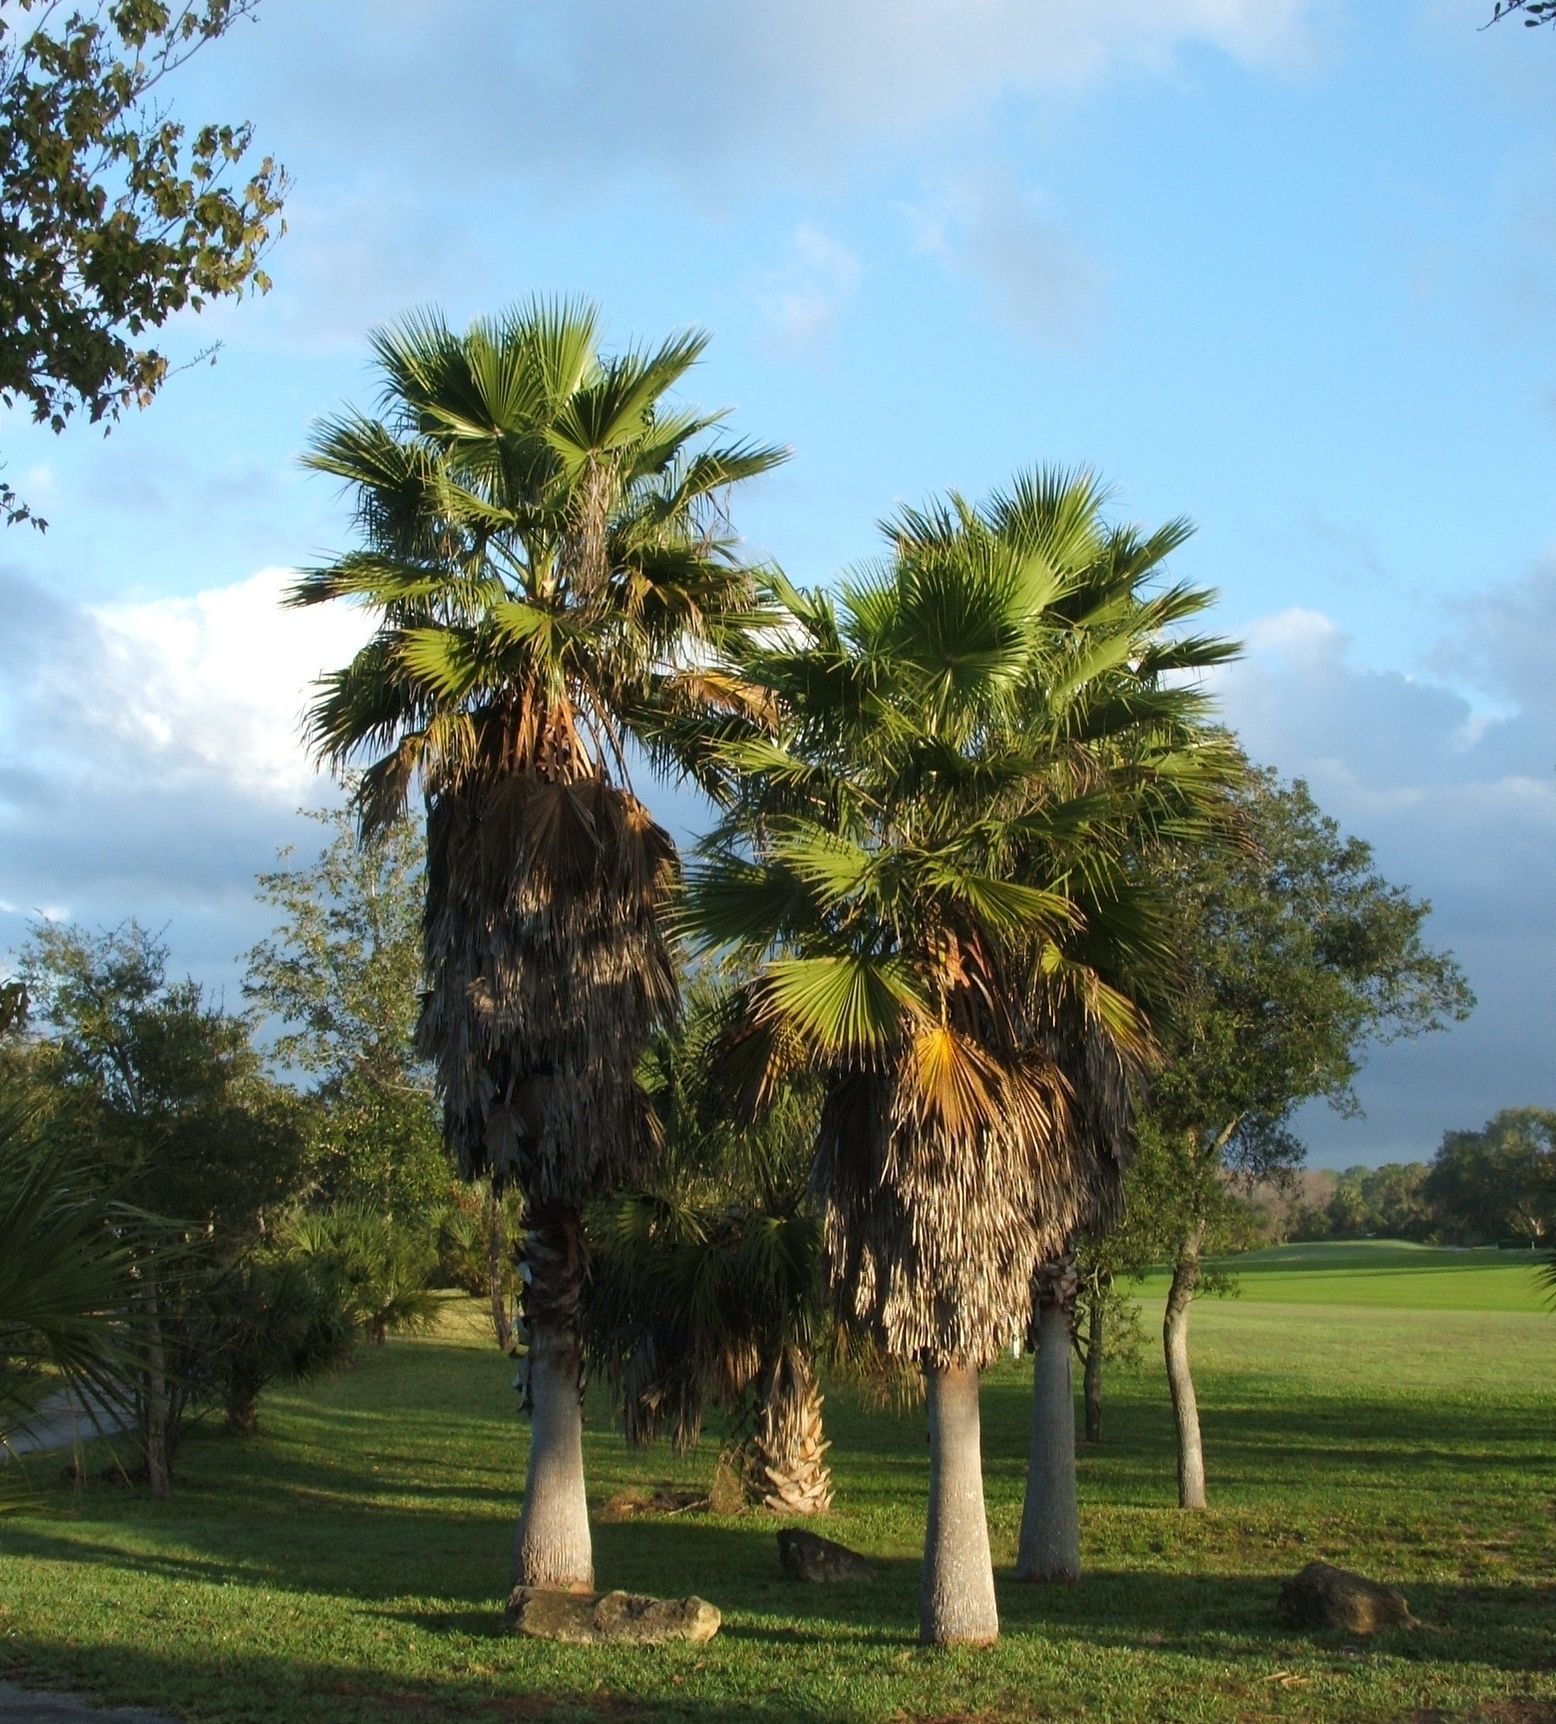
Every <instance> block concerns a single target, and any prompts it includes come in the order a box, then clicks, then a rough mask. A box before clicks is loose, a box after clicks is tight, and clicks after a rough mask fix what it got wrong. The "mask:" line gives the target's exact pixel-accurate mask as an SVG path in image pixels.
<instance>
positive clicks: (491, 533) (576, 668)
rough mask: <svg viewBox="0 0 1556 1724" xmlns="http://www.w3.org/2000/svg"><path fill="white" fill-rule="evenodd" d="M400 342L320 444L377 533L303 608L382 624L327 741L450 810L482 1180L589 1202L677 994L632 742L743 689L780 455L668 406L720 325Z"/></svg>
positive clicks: (440, 907) (530, 330) (552, 327)
mask: <svg viewBox="0 0 1556 1724" xmlns="http://www.w3.org/2000/svg"><path fill="white" fill-rule="evenodd" d="M374 344H375V348H376V351H377V355H378V359H379V362H380V365H381V367H382V372H383V379H384V388H383V409H384V412H383V416H382V417H378V418H374V417H369V416H366V415H363V414H360V413H355V412H346V413H343V414H341V415H339V416H337V417H335V418H333V419H328V420H325V421H323V422H321V423H320V424H319V425H318V426H317V427H316V429H315V433H314V438H313V446H312V452H311V454H310V455H309V457H308V461H309V465H311V466H313V467H314V468H316V469H318V470H320V471H322V472H326V473H331V474H334V475H335V476H336V477H338V478H340V479H342V480H343V481H345V483H346V484H347V486H348V487H349V488H350V489H351V491H352V492H353V493H354V498H355V503H356V516H357V524H358V527H359V529H360V531H361V535H362V541H363V542H362V544H361V547H360V548H359V549H357V550H354V551H352V552H350V553H348V554H346V555H344V556H342V557H340V558H338V559H337V560H336V561H335V562H333V563H332V564H331V565H330V566H329V567H326V568H321V569H317V570H315V571H313V572H311V573H310V574H308V575H306V576H305V577H304V578H303V579H302V580H301V581H300V582H299V583H298V585H297V587H296V588H295V589H294V591H293V594H292V601H293V602H294V603H297V604H315V603H320V602H323V601H325V600H329V599H335V598H343V599H354V600H356V601H358V602H360V603H363V604H365V605H366V606H368V607H369V608H371V609H372V610H373V611H375V612H376V613H377V617H378V628H377V631H376V633H375V634H374V636H373V638H372V639H371V640H370V641H369V642H368V644H367V645H366V646H365V647H364V648H363V649H362V650H361V651H360V652H359V653H358V654H357V655H356V657H355V658H354V659H353V660H352V662H351V663H350V664H349V665H347V666H346V667H345V668H344V669H342V670H340V671H338V672H336V673H334V674H333V675H331V676H328V677H326V678H324V679H323V681H322V683H321V685H320V693H319V696H318V698H317V700H316V702H315V704H314V706H313V708H312V711H311V714H310V719H309V724H310V734H311V737H312V740H313V742H314V744H315V747H316V749H317V751H318V753H319V754H320V755H321V756H322V757H324V758H325V759H327V760H329V761H331V762H333V763H335V764H337V765H341V764H344V763H345V762H347V761H349V760H353V759H358V758H361V757H363V756H367V757H369V759H370V763H369V764H368V765H367V767H366V770H365V771H364V773H363V775H362V778H361V782H360V789H359V792H358V806H359V809H360V812H361V815H362V819H363V823H364V826H365V827H366V828H369V829H371V828H374V827H377V826H380V825H382V824H384V823H385V822H387V821H388V820H389V819H391V818H392V817H393V816H394V815H395V814H397V813H398V812H400V811H401V810H402V809H403V808H404V806H405V803H406V799H407V796H408V794H409V791H410V788H411V786H412V784H413V783H414V782H415V781H417V780H418V779H419V780H420V783H421V786H422V789H423V791H424V793H425V795H426V798H427V804H428V907H427V922H426V952H427V964H428V980H429V982H430V992H429V994H428V996H427V998H426V1004H425V1008H424V1011H423V1014H422V1022H421V1040H422V1045H423V1047H424V1049H425V1051H426V1052H427V1053H428V1055H429V1056H430V1057H432V1058H433V1059H435V1060H436V1062H437V1068H438V1078H439V1084H440V1089H441V1091H442V1094H443V1096H444V1102H445V1119H446V1124H447V1130H448V1134H449V1137H450V1139H451V1141H452V1142H453V1144H454V1145H455V1146H456V1147H457V1149H458V1150H459V1153H460V1156H461V1160H462V1164H463V1166H464V1169H465V1171H466V1172H467V1173H476V1172H480V1171H483V1170H488V1169H489V1170H491V1171H492V1172H494V1173H496V1174H498V1175H499V1176H500V1177H513V1176H516V1177H518V1178H520V1179H521V1180H522V1181H523V1182H524V1183H525V1185H526V1188H527V1189H528V1190H529V1192H530V1194H531V1195H532V1196H541V1197H544V1196H556V1197H558V1198H560V1199H564V1200H566V1201H568V1202H572V1203H576V1202H577V1201H579V1200H581V1198H582V1197H583V1196H586V1195H587V1194H588V1192H589V1191H590V1190H592V1189H595V1188H597V1187H598V1186H599V1184H600V1183H601V1182H602V1181H603V1182H607V1183H608V1176H609V1175H610V1173H611V1172H612V1171H613V1170H616V1171H620V1170H621V1169H623V1168H625V1167H628V1166H630V1165H631V1164H632V1162H633V1160H634V1158H635V1157H637V1156H639V1155H640V1154H641V1151H642V1147H643V1132H644V1129H645V1115H644V1110H643V1108H642V1105H641V1102H640V1099H639V1098H638V1096H637V1093H636V1088H635V1084H634V1081H633V1069H634V1065H635V1062H636V1059H637V1055H638V1051H639V1049H640V1048H641V1046H642V1044H643V1042H644V1040H645V1039H646V1037H647V1036H648V1035H649V1034H650V1033H651V1031H652V1028H653V1026H654V1024H655V1023H656V1022H658V1021H660V1020H661V1019H662V1018H663V1017H664V1016H665V1014H666V1013H667V1012H668V1011H669V1009H670V1008H671V1005H672V1003H673V998H674V982H673V977H672V976H671V974H670V970H669V965H668V960H667V958H666V955H665V950H664V945H663V941H662V938H661V936H660V933H659V929H658V927H657V922H656V917H657V912H658V909H659V907H660V903H661V900H662V897H663V893H664V891H665V889H666V887H667V884H668V880H669V874H670V867H671V862H672V858H673V848H672V845H671V842H670V839H669V837H668V835H667V834H666V833H665V832H664V831H663V830H662V829H661V828H660V827H659V826H658V825H657V824H656V823H655V822H654V821H653V820H652V819H651V817H650V816H649V814H648V811H647V810H646V808H645V807H644V806H643V804H642V803H641V802H639V801H638V799H637V798H636V797H635V796H634V795H633V794H632V791H631V788H630V778H629V775H628V769H627V749H628V746H629V742H630V740H631V739H632V738H633V737H634V736H636V735H641V733H642V732H643V731H644V730H645V728H646V727H648V725H649V723H650V720H651V718H652V715H654V714H655V713H656V712H658V713H663V712H668V711H680V712H682V713H683V714H684V713H686V712H688V711H696V710H698V709H699V708H700V706H701V705H702V704H703V703H704V702H706V701H707V700H709V699H720V698H723V697H725V696H726V695H728V694H730V693H731V692H732V691H731V688H730V685H729V684H728V683H727V681H726V682H723V683H721V682H720V681H719V679H718V678H717V677H716V676H715V674H714V673H713V671H712V670H710V669H709V668H707V666H708V664H709V663H710V662H711V661H712V659H713V658H714V657H715V656H716V655H717V654H718V653H719V652H720V651H722V650H726V649H727V647H728V644H729V637H730V635H731V632H732V631H736V630H738V629H739V628H740V627H742V626H743V624H744V622H745V620H746V612H747V610H748V607H749V603H750V596H751V581H750V576H749V574H748V572H747V571H746V570H745V569H744V568H743V567H742V566H741V565H740V563H739V561H738V558H737V556H736V554H735V548H734V545H733V542H732V539H731V535H730V532H729V529H728V526H727V522H726V518H725V516H724V514H723V511H722V507H721V497H722V494H723V493H724V492H725V491H726V490H727V489H728V487H729V486H731V485H733V484H734V483H736V482H738V481H739V480H741V479H744V478H749V477H751V476H753V475H755V474H758V473H761V472H764V471H765V470H767V469H768V468H769V467H771V466H773V465H774V464H775V463H776V462H777V461H779V460H780V459H781V458H782V454H781V452H780V451H778V450H775V449H770V448H763V447H757V446H755V445H752V444H748V443H722V444H720V443H711V444H710V443H709V442H708V441H707V438H706V436H705V434H706V433H708V432H709V431H710V430H711V429H712V428H713V427H714V426H715V425H716V424H717V422H718V417H719V416H717V415H708V414H702V413H697V412H693V411H691V410H687V409H682V408H678V407H675V406H672V405H669V404H667V395H668V392H669V391H670V390H671V389H672V388H673V387H674V386H675V385H676V384H677V383H678V382H679V381H680V380H681V379H682V378H683V377H684V376H685V374H686V372H687V371H688V369H689V368H690V366H691V365H692V364H693V363H694V362H695V360H696V359H697V357H698V355H699V354H700V353H701V352H702V349H703V347H704V345H705V338H704V337H703V336H701V335H699V334H687V335H682V336H678V337H676V338H674V339H672V340H670V341H667V342H665V343H664V344H663V345H662V346H660V347H658V348H656V349H653V350H651V351H644V352H629V353H627V354H624V355H619V356H616V357H606V356H603V355H602V354H601V352H600V350H599V345H598V329H597V319H596V314H595V312H594V310H593V309H592V308H591V307H588V306H583V305H544V304H534V305H530V306H527V307H524V308H521V309H519V310H516V311H514V312H510V313H509V314H507V315H505V316H503V317H500V318H497V319H493V320H489V321H483V322H478V323H476V324H474V325H472V326H471V328H470V329H469V330H468V331H467V332H466V333H464V334H457V333H455V332H453V331H451V330H450V329H448V328H447V327H446V326H445V325H444V324H443V323H442V322H441V321H440V320H439V319H438V318H437V317H436V316H433V315H430V314H429V315H423V316H419V317H416V318H413V319H411V320H410V321H408V322H406V323H404V324H403V325H401V326H399V327H398V328H394V329H390V330H387V331H382V332H380V333H379V334H378V335H377V336H376V337H375V341H374Z"/></svg>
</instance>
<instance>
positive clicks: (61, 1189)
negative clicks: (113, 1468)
mask: <svg viewBox="0 0 1556 1724" xmlns="http://www.w3.org/2000/svg"><path fill="white" fill-rule="evenodd" d="M170 1250H171V1239H170V1230H169V1229H168V1228H167V1227H166V1226H165V1224H163V1223H161V1222H159V1221H158V1220H156V1219H155V1218H154V1217H152V1216H148V1215H145V1214H143V1213H142V1212H141V1211H139V1210H137V1209H135V1208H133V1207H132V1206H130V1205H128V1204H124V1203H121V1202H119V1201H117V1200H116V1199H115V1198H114V1196H113V1195H112V1193H110V1192H106V1191H104V1190H103V1189H102V1187H101V1184H100V1182H98V1181H96V1180H94V1178H93V1176H92V1171H91V1170H90V1169H89V1168H88V1167H87V1165H86V1164H85V1162H84V1160H83V1159H82V1158H81V1157H79V1156H76V1155H73V1154H71V1153H68V1152H65V1151H61V1150H57V1149H50V1148H48V1147H47V1146H46V1145H45V1144H44V1143H43V1142H42V1141H41V1140H40V1135H39V1131H38V1128H37V1124H36V1122H35V1120H34V1119H33V1117H32V1116H31V1115H30V1114H29V1112H28V1111H27V1109H26V1108H25V1107H23V1106H19V1105H17V1104H16V1103H7V1104H5V1105H4V1106H3V1107H0V1447H3V1445H4V1444H5V1442H6V1441H7V1440H8V1439H9V1438H11V1437H14V1436H19V1435H25V1434H26V1432H27V1430H28V1426H29V1422H30V1420H31V1419H32V1416H33V1414H34V1412H35V1410H36V1403H37V1401H38V1399H39V1398H40V1395H41V1392H42V1391H43V1390H45V1389H54V1388H59V1387H60V1386H64V1387H65V1388H68V1389H69V1390H70V1391H71V1392H72V1394H73V1396H74V1398H75V1401H76V1404H77V1406H78V1407H81V1408H84V1409H88V1410H89V1409H90V1408H91V1407H92V1406H93V1405H94V1404H107V1405H111V1406H114V1405H119V1404H121V1403H123V1402H124V1401H125V1400H127V1398H128V1395H129V1389H130V1384H131V1383H132V1381H133V1379H134V1377H135V1375H136V1373H137V1372H138V1371H140V1370H141V1369H142V1367H143V1365H144V1362H145V1361H144V1357H143V1353H142V1350H141V1349H140V1347H139V1346H138V1344H137V1326H136V1324H135V1323H134V1322H133V1321H132V1318H133V1316H134V1314H135V1309H136V1306H137V1304H138V1303H139V1301H140V1299H141V1298H142V1296H143V1291H144V1283H143V1281H142V1279H141V1278H139V1277H138V1276H137V1274H136V1269H137V1265H138V1264H140V1263H142V1262H145V1261H149V1260H151V1258H152V1257H153V1256H154V1255H155V1254H157V1253H161V1254H162V1256H163V1257H164V1258H165V1257H166V1256H167V1255H168V1254H169V1252H170ZM40 1366H47V1367H48V1368H49V1370H50V1372H51V1373H52V1375H42V1374H40V1372H39V1369H38V1368H39V1367H40Z"/></svg>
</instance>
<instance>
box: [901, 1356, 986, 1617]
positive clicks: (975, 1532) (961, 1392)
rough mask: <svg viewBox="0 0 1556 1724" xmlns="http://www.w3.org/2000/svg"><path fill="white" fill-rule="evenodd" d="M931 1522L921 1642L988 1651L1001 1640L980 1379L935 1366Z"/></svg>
mask: <svg viewBox="0 0 1556 1724" xmlns="http://www.w3.org/2000/svg"><path fill="white" fill-rule="evenodd" d="M925 1377H926V1380H927V1386H928V1391H929V1518H928V1523H927V1525H926V1527H925V1529H924V1572H923V1577H922V1580H921V1583H920V1587H919V1639H920V1640H921V1641H923V1642H924V1644H925V1645H926V1646H958V1645H961V1646H988V1645H991V1644H992V1643H993V1642H994V1641H995V1640H996V1639H997V1638H998V1637H999V1612H998V1610H997V1608H996V1606H995V1602H994V1563H993V1559H992V1558H991V1557H990V1555H989V1523H988V1519H987V1516H986V1515H985V1512H984V1506H983V1455H982V1450H981V1447H980V1436H979V1425H978V1373H977V1372H976V1371H975V1370H973V1369H972V1367H971V1366H969V1365H951V1366H931V1367H930V1368H929V1369H928V1370H927V1371H926V1373H925Z"/></svg>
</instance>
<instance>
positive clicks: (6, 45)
mask: <svg viewBox="0 0 1556 1724" xmlns="http://www.w3.org/2000/svg"><path fill="white" fill-rule="evenodd" d="M256 7H257V0H97V3H96V4H91V3H87V4H84V5H82V6H81V7H79V8H76V7H70V8H68V9H67V8H65V7H63V6H59V5H55V4H44V3H42V0H17V4H15V5H13V6H10V7H7V8H6V11H7V13H8V14H9V15H8V16H4V17H0V328H3V329H4V330H5V340H4V342H3V344H0V400H3V401H4V402H5V404H6V406H7V407H10V406H11V405H12V404H13V403H15V402H17V401H20V402H22V403H25V404H26V406H27V407H28V408H29V409H30V410H31V412H32V416H33V418H34V419H36V420H38V421H40V422H41V423H43V424H47V425H49V426H51V427H52V428H53V429H54V430H55V431H62V430H63V429H64V428H65V424H66V422H67V421H68V419H69V418H70V416H71V415H72V414H74V413H76V412H84V413H85V414H86V416H87V418H88V419H89V420H92V421H93V422H96V421H99V420H102V419H104V418H107V419H110V420H111V419H113V418H115V417H117V416H118V414H119V413H120V412H121V411H122V410H123V409H124V408H125V407H126V406H129V405H132V404H134V405H140V406H144V405H146V403H148V402H149V401H150V400H151V398H152V396H153V395H155V393H156V391H157V390H158V389H159V388H160V387H161V385H162V383H163V381H164V380H165V378H166V377H167V374H168V361H167V359H166V358H165V357H164V356H163V355H162V354H161V353H159V352H157V351H156V350H155V349H153V348H150V347H147V346H145V345H144V338H145V336H146V334H147V332H148V331H151V330H154V329H157V328H160V327H161V325H162V324H163V323H165V322H166V321H167V319H168V318H169V317H170V316H172V315H173V313H174V312H177V311H181V310H183V309H184V308H186V307H189V308H192V309H193V310H196V311H198V310H199V309H200V307H201V306H202V305H204V304H205V303H206V302H207V301H208V300H212V299H222V298H233V297H237V296H238V295H240V294H241V293H242V292H243V290H244V288H245V287H250V286H251V287H254V288H257V289H259V290H260V291H263V290H265V289H267V288H268V287H269V285H270V284H269V281H268V280H267V279H266V277H265V274H264V272H263V271H262V270H261V269H260V267H259V266H260V260H261V258H262V257H263V255H264V253H265V251H266V249H267V247H268V246H269V244H270V242H271V241H272V239H274V238H275V237H276V236H277V235H278V234H279V233H280V232H281V231H282V224H281V223H280V221H279V219H278V218H279V215H280V209H281V199H282V196H283V194H284V192H285V190H286V178H285V175H284V173H283V172H282V170H281V168H280V167H278V166H277V164H276V163H275V162H274V161H272V160H271V158H270V157H268V156H267V157H265V158H264V160H263V161H261V162H260V163H259V164H258V166H257V167H253V168H252V171H250V172H248V177H247V178H245V177H244V174H245V171H246V170H245V169H244V167H243V161H244V157H245V156H246V154H247V153H248V148H249V143H250V140H251V136H252V128H251V127H250V126H248V125H246V124H244V125H231V124H222V123H214V124H208V125H202V126H199V127H197V128H195V129H194V130H193V131H192V132H191V131H189V130H188V129H187V128H186V127H185V126H184V125H183V124H182V123H180V122H179V121H177V120H175V119H174V118H173V117H172V116H171V114H170V112H169V111H168V109H167V107H166V105H165V103H164V100H163V91H162V88H161V86H162V82H163V80H164V79H165V78H167V77H168V76H170V75H171V74H172V73H174V72H176V71H177V70H178V68H179V67H180V66H182V65H183V64H184V62H185V61H186V60H188V58H189V57H190V55H191V54H193V53H195V52H196V51H197V50H198V49H199V48H201V47H202V46H204V45H205V44H206V43H207V42H210V41H213V40H214V39H215V38H217V37H219V36H221V35H223V34H224V33H225V32H226V31H227V30H228V29H229V28H230V27H231V26H232V25H233V24H234V23H235V22H236V21H237V20H238V19H240V18H246V17H251V16H252V15H253V13H254V11H255V10H256ZM0 510H4V511H5V512H6V513H7V515H8V516H9V518H10V520H11V521H13V522H14V521H17V520H23V519H26V518H28V516H29V515H30V513H31V512H30V510H29V509H28V507H27V504H26V502H25V500H24V499H22V498H19V497H17V496H16V494H15V493H14V492H13V491H12V489H11V487H10V486H9V485H3V484H0ZM38 524H39V525H40V526H41V525H43V523H42V522H39V523H38Z"/></svg>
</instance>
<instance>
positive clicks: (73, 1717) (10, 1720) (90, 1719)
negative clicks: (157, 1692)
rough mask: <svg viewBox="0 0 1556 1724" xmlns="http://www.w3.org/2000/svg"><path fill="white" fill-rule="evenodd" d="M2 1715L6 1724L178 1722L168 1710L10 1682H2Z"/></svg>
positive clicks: (143, 1723)
mask: <svg viewBox="0 0 1556 1724" xmlns="http://www.w3.org/2000/svg"><path fill="white" fill-rule="evenodd" d="M0 1718H3V1719H4V1720H5V1721H6V1724H176V1720H174V1719H172V1718H170V1717H169V1716H168V1715H167V1713H166V1712H148V1711H146V1709H145V1708H144V1707H142V1706H98V1705H96V1704H94V1703H93V1702H92V1701H91V1700H90V1699H88V1698H87V1697H86V1696H85V1695H83V1694H37V1693H34V1692H33V1691H32V1690H30V1689H27V1688H18V1687H16V1686H15V1685H14V1684H13V1683H10V1682H0Z"/></svg>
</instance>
